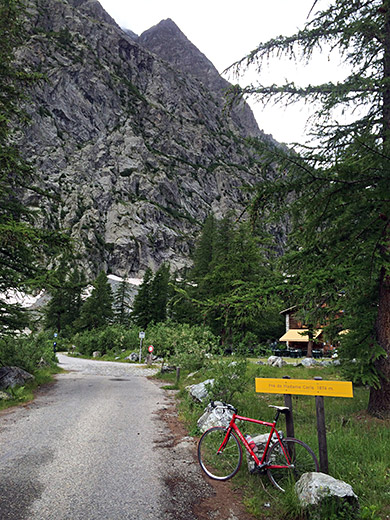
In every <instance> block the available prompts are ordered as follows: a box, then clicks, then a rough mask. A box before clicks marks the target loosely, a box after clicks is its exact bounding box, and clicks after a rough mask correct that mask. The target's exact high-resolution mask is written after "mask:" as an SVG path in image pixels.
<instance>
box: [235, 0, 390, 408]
mask: <svg viewBox="0 0 390 520" xmlns="http://www.w3.org/2000/svg"><path fill="white" fill-rule="evenodd" d="M320 5H321V2H318V1H316V2H313V10H312V12H311V18H310V19H309V20H308V21H307V22H306V24H305V25H304V27H303V29H302V30H300V31H298V32H297V33H296V34H294V35H292V36H280V37H277V38H274V39H272V40H270V41H268V42H265V43H262V44H260V45H259V46H258V47H257V48H256V49H255V50H254V51H252V52H251V53H250V54H249V55H248V56H246V57H244V58H243V59H242V60H241V61H240V62H238V63H236V64H235V65H234V69H235V70H236V71H242V70H244V69H246V68H247V67H252V66H255V67H256V68H257V71H258V73H259V75H260V77H261V71H262V67H263V65H264V63H265V62H266V61H267V60H272V59H273V58H275V57H276V58H277V57H279V56H282V55H284V56H288V57H290V58H291V59H298V60H302V61H303V62H305V61H306V60H310V59H312V58H313V56H314V53H315V51H316V50H323V51H324V50H325V51H326V52H328V53H329V58H331V57H332V56H333V55H334V54H336V53H337V57H336V59H339V57H340V56H341V59H342V60H343V62H344V63H345V70H347V71H349V72H348V75H347V76H346V78H345V79H344V80H343V81H340V82H337V83H333V82H328V83H324V84H321V85H307V86H303V87H301V86H297V85H295V84H294V83H291V82H286V83H285V84H284V85H280V86H275V85H271V86H264V85H261V84H259V85H250V86H249V87H248V88H245V89H243V90H242V91H240V89H238V88H236V89H235V95H244V96H245V95H254V96H255V97H256V98H257V99H259V100H261V101H262V102H264V103H267V102H269V101H270V100H271V99H272V100H273V101H276V102H282V103H285V104H288V103H292V102H294V101H297V100H300V99H304V100H305V101H306V102H307V103H310V106H311V107H313V117H314V119H313V126H312V137H313V138H315V139H314V140H312V141H311V145H310V146H302V147H300V148H297V150H298V151H299V154H298V153H297V151H295V152H293V151H290V150H287V149H285V148H282V147H280V146H276V145H272V144H271V145H269V146H268V147H267V149H265V147H262V149H261V150H259V153H260V154H262V155H263V157H264V159H265V160H268V161H269V163H271V162H272V164H275V162H278V165H279V167H278V176H277V179H276V181H275V182H273V183H272V184H271V183H264V184H263V185H262V186H260V187H259V189H258V191H257V195H256V197H255V200H254V204H253V208H252V211H253V217H254V218H256V216H258V215H259V214H262V215H264V214H265V215H268V217H269V218H270V219H272V218H280V217H281V216H282V215H283V216H284V218H285V215H286V214H288V216H289V221H290V224H291V228H292V231H291V233H290V236H289V244H288V250H287V254H286V256H285V258H284V261H285V272H286V275H287V276H286V279H287V283H286V293H287V292H288V293H289V295H290V298H291V299H292V300H293V302H294V303H295V304H298V305H299V306H300V308H302V309H304V310H305V312H306V313H308V314H309V315H310V316H311V319H310V321H311V322H312V323H317V322H320V323H322V324H327V325H328V326H327V331H328V334H329V335H330V336H331V335H333V337H337V336H335V334H336V333H337V332H340V330H341V329H344V331H348V333H346V334H343V335H342V336H341V354H342V357H343V358H344V359H345V360H346V364H345V366H346V367H347V368H348V373H349V375H350V377H352V379H353V380H354V381H355V382H362V383H365V384H369V385H370V386H371V393H370V401H369V405H368V408H369V411H370V412H372V413H373V414H375V415H378V416H381V417H383V416H388V415H390V357H389V354H390V144H389V143H390V2H389V0H348V1H347V0H334V1H332V2H331V3H330V5H329V7H327V8H326V9H324V10H322V11H318V12H316V13H314V9H316V8H319V7H320ZM342 110H344V111H346V112H348V114H349V118H348V119H349V120H348V119H345V122H344V120H343V122H340V121H338V120H337V117H340V113H342ZM337 114H338V116H337ZM338 339H340V337H338ZM348 360H349V361H348ZM352 360H353V363H351V361H352Z"/></svg>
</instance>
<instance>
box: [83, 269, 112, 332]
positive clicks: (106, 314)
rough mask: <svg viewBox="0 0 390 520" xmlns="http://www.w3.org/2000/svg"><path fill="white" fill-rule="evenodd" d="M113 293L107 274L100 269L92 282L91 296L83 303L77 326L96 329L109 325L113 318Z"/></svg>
mask: <svg viewBox="0 0 390 520" xmlns="http://www.w3.org/2000/svg"><path fill="white" fill-rule="evenodd" d="M112 304H113V294H112V290H111V286H110V284H109V281H108V278H107V275H106V273H105V272H104V271H101V272H100V273H99V275H98V277H97V278H96V280H95V281H94V283H93V289H92V293H91V296H89V297H88V298H87V299H86V300H85V302H84V303H83V305H82V307H81V311H80V319H79V322H78V324H79V326H80V328H84V329H89V330H91V329H98V328H101V327H105V326H106V325H109V324H110V323H111V321H112V319H113V316H114V311H113V309H112Z"/></svg>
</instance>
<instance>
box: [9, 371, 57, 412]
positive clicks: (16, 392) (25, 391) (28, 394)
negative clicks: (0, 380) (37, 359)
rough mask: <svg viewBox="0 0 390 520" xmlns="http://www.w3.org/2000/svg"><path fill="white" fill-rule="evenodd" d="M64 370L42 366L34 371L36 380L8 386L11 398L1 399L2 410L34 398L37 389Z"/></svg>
mask: <svg viewBox="0 0 390 520" xmlns="http://www.w3.org/2000/svg"><path fill="white" fill-rule="evenodd" d="M60 372H62V370H61V369H59V368H52V367H49V368H40V369H38V370H37V371H36V372H34V381H32V382H31V383H28V384H26V385H24V386H16V387H14V388H8V389H7V390H6V392H7V393H8V394H10V395H11V399H7V400H0V411H1V410H5V409H7V408H11V407H12V406H19V405H22V404H25V403H28V402H30V401H32V400H33V399H34V396H35V393H36V391H37V390H38V389H39V388H40V387H41V386H42V385H45V384H48V383H51V382H52V381H53V380H54V377H53V376H54V374H58V373H60Z"/></svg>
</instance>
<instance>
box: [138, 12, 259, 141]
mask: <svg viewBox="0 0 390 520" xmlns="http://www.w3.org/2000/svg"><path fill="white" fill-rule="evenodd" d="M138 42H139V43H140V44H141V45H142V46H144V47H146V48H147V49H148V50H150V51H152V52H153V53H154V54H157V55H158V56H160V57H161V58H162V59H163V60H165V61H167V62H168V63H170V64H171V65H173V67H175V68H176V69H178V70H180V71H181V72H183V73H184V74H185V75H190V76H193V77H195V78H196V79H198V80H200V81H201V82H202V83H203V85H204V86H205V87H206V89H207V90H209V91H210V92H212V93H213V94H214V96H215V97H216V98H217V99H218V100H219V103H220V105H221V106H222V105H223V104H224V103H225V94H226V91H227V90H228V89H229V88H230V87H231V85H230V83H229V82H228V81H226V80H225V79H224V78H222V76H221V75H220V74H219V72H218V70H217V69H216V68H215V66H214V65H213V63H212V62H211V61H210V60H209V59H208V58H207V57H206V56H205V55H204V54H203V53H202V52H201V51H200V50H199V49H198V48H197V47H196V46H195V45H194V44H193V43H192V42H191V41H190V40H189V39H188V38H187V37H186V35H185V34H184V33H183V32H182V31H181V30H180V28H179V27H178V26H177V25H176V23H175V22H174V21H173V20H171V18H167V19H165V20H161V22H159V23H158V24H157V25H155V26H153V27H151V28H150V29H148V30H147V31H145V32H143V33H142V34H141V36H140V37H139V40H138ZM231 115H232V117H233V119H234V120H235V122H236V123H237V125H238V127H240V128H241V132H242V134H243V135H245V136H248V135H250V136H257V137H258V136H263V135H264V134H263V132H261V130H259V127H258V125H257V122H256V120H255V117H254V115H253V113H252V111H251V109H250V108H249V106H248V105H247V104H246V103H245V102H244V101H243V102H241V103H240V104H239V105H237V106H236V107H233V109H232V114H231Z"/></svg>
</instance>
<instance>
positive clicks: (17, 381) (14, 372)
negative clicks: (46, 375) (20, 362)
mask: <svg viewBox="0 0 390 520" xmlns="http://www.w3.org/2000/svg"><path fill="white" fill-rule="evenodd" d="M33 379H34V376H33V375H31V374H29V373H28V372H26V371H25V370H23V369H22V368H19V367H1V368H0V389H2V388H13V387H14V386H17V385H24V384H26V383H28V382H29V381H32V380H33Z"/></svg>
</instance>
